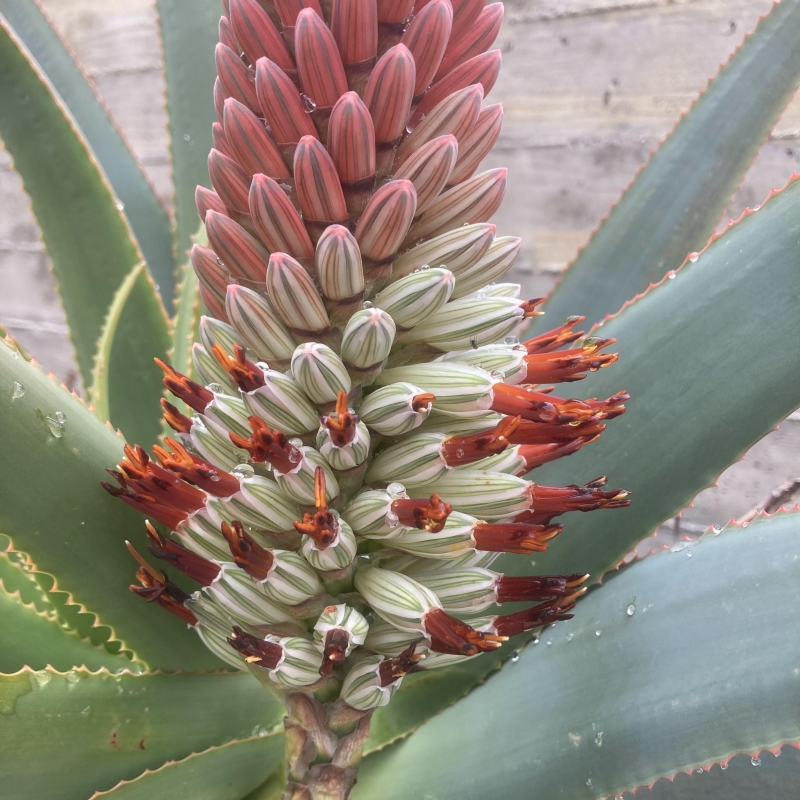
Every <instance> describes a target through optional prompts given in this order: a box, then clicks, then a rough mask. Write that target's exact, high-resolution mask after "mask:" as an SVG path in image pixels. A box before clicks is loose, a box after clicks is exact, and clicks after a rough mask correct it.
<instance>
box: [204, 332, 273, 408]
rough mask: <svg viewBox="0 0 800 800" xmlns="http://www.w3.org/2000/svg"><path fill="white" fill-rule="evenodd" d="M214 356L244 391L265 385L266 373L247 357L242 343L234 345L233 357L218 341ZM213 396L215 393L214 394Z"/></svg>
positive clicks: (215, 345) (214, 347) (215, 344)
mask: <svg viewBox="0 0 800 800" xmlns="http://www.w3.org/2000/svg"><path fill="white" fill-rule="evenodd" d="M212 352H213V353H214V357H215V358H216V359H217V361H219V363H220V366H221V367H222V368H223V369H224V370H225V372H227V373H228V374H229V375H230V376H231V378H233V380H234V381H236V384H237V386H238V387H239V388H240V389H241V390H242V391H243V392H252V391H253V390H254V389H259V388H261V387H262V386H263V385H264V373H263V371H262V370H261V368H260V367H257V366H256V365H255V364H254V363H253V362H252V361H250V360H249V359H247V358H246V357H245V352H246V350H245V348H244V347H242V345H240V344H235V345H234V346H233V355H234V357H233V358H231V357H230V356H229V355H228V354H227V353H226V352H225V351H224V350H223V349H222V348H221V347H220V346H219V344H217V343H216V342H215V343H214V346H213V348H212ZM212 397H213V395H212Z"/></svg>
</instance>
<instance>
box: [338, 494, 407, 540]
mask: <svg viewBox="0 0 800 800" xmlns="http://www.w3.org/2000/svg"><path fill="white" fill-rule="evenodd" d="M392 501H393V498H392V496H391V495H390V494H389V493H388V492H387V491H386V490H384V489H380V490H372V489H368V490H366V491H363V492H361V493H360V494H358V495H357V496H356V497H355V498H354V499H353V500H351V501H350V503H349V504H348V505H347V508H346V509H345V510H344V514H343V518H344V519H345V520H347V524H348V525H350V527H351V528H352V529H353V530H354V531H355V532H356V533H357V534H358V535H359V536H364V537H366V538H383V537H384V536H386V535H387V534H389V533H391V532H392V526H391V525H390V524H389V520H388V519H387V515H388V514H389V513H390V512H391V510H392ZM397 524H398V523H397V521H396V520H395V521H394V527H397Z"/></svg>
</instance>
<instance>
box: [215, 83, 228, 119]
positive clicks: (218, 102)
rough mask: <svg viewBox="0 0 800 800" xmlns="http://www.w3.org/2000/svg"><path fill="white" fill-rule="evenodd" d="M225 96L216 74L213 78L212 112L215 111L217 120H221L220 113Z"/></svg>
mask: <svg viewBox="0 0 800 800" xmlns="http://www.w3.org/2000/svg"><path fill="white" fill-rule="evenodd" d="M227 97H228V95H227V94H226V93H225V90H224V89H223V88H222V81H221V80H220V79H219V76H217V78H216V79H215V80H214V112H215V113H216V115H217V120H218V121H219V122H222V113H223V108H224V103H225V100H226V98H227Z"/></svg>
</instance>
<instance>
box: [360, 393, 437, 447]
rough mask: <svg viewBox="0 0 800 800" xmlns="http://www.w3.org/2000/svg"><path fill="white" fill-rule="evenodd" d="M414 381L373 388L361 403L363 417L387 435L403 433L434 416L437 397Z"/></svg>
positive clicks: (368, 423)
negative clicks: (426, 396)
mask: <svg viewBox="0 0 800 800" xmlns="http://www.w3.org/2000/svg"><path fill="white" fill-rule="evenodd" d="M423 394H424V392H423V391H422V389H420V388H419V387H418V386H415V385H414V384H413V383H407V382H403V383H392V384H390V385H389V386H384V387H383V388H381V389H377V390H376V391H374V392H372V394H370V395H369V396H368V397H367V399H366V400H364V402H363V403H362V404H361V408H359V410H358V413H359V416H360V417H361V421H362V422H364V423H365V424H366V425H367V426H368V427H370V428H372V429H373V430H375V431H377V432H378V433H380V434H383V435H384V436H400V435H402V434H404V433H409V432H410V431H413V430H414V428H418V427H419V426H420V425H422V423H423V422H425V420H426V419H427V418H428V417H429V416H430V413H431V409H432V408H433V399H432V398H431V399H429V398H425V397H420V395H423Z"/></svg>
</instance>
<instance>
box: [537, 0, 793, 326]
mask: <svg viewBox="0 0 800 800" xmlns="http://www.w3.org/2000/svg"><path fill="white" fill-rule="evenodd" d="M798 82H800V2H798V0H789V2H786V0H783V2H781V3H775V4H774V5H773V7H772V11H771V12H770V13H769V15H768V16H766V17H765V18H763V19H762V20H761V22H760V24H759V26H758V28H757V29H756V30H755V31H754V32H753V33H752V34H751V35H750V36H748V38H747V39H746V40H745V41H744V43H743V44H742V46H741V47H740V48H739V49H738V50H737V51H736V52H735V53H734V55H733V56H732V57H731V59H730V61H729V62H728V63H727V64H726V65H725V66H724V67H722V69H721V70H720V72H719V74H718V75H717V77H716V78H714V79H713V80H712V81H711V82H710V83H709V85H708V88H707V89H706V90H705V91H704V92H703V94H702V95H701V96H700V97H699V98H698V100H697V101H696V102H695V103H694V105H693V106H692V107H691V109H690V110H689V112H688V113H687V114H686V115H685V116H684V117H682V119H681V120H680V122H679V123H678V125H677V126H676V127H675V129H674V131H673V132H672V133H671V134H670V135H669V137H668V138H667V139H666V141H665V142H664V143H663V144H662V145H661V146H660V147H659V148H658V150H657V151H656V152H655V153H654V154H653V156H652V158H651V159H650V162H649V163H648V164H647V166H645V167H644V169H642V171H641V172H640V173H639V174H638V175H637V177H636V179H635V180H634V181H633V183H631V185H630V186H629V187H628V189H627V190H626V191H625V193H624V194H623V196H622V197H621V199H620V200H619V202H618V203H617V204H616V205H615V206H614V207H613V208H612V210H611V212H610V214H609V215H608V217H607V218H606V220H605V221H604V222H603V223H602V225H601V226H600V228H599V229H598V230H597V232H596V233H595V234H594V235H593V237H592V239H591V241H590V242H589V244H588V245H587V246H586V247H585V248H584V249H583V250H581V252H580V253H579V254H578V257H577V259H576V260H575V261H574V262H573V264H572V265H571V266H570V267H569V269H568V270H567V271H566V272H565V273H564V275H563V276H562V278H561V280H560V282H559V283H558V285H557V286H556V288H555V289H554V290H553V292H552V294H551V296H550V298H549V300H548V302H547V306H546V309H545V310H546V311H547V316H546V319H541V320H537V323H536V325H535V326H534V329H535V330H537V331H538V330H545V329H546V326H547V325H548V324H549V323H550V322H553V323H554V324H557V323H558V322H559V321H560V320H561V319H563V318H564V317H566V316H567V315H570V314H583V315H585V316H586V317H587V319H588V320H589V322H590V323H591V322H596V321H598V320H600V319H602V318H603V317H604V316H605V315H606V314H613V313H614V312H615V311H617V310H618V309H619V307H620V306H621V305H622V304H623V303H624V302H625V301H626V300H629V299H630V298H632V297H634V295H636V294H637V293H638V292H642V291H644V290H645V289H646V288H647V286H648V284H649V283H651V282H653V281H657V280H659V279H661V278H662V277H663V275H664V274H665V273H666V272H667V271H668V270H671V269H677V268H678V267H679V266H680V265H681V264H682V263H683V260H684V258H686V255H687V253H689V252H691V251H694V250H700V249H701V248H702V247H704V246H705V244H706V241H707V240H708V238H709V236H711V234H712V232H713V231H714V227H715V226H716V224H717V222H718V220H719V219H720V217H721V216H722V213H723V212H724V210H725V208H726V206H727V205H728V202H729V200H730V198H731V195H732V194H733V193H734V191H735V190H736V187H737V186H738V185H739V183H740V181H741V179H742V176H743V175H744V173H745V172H746V170H747V168H748V167H749V166H750V163H751V162H752V160H753V158H754V157H755V155H756V153H757V152H758V149H759V147H760V146H761V143H762V142H763V141H764V139H765V138H766V136H767V134H768V133H769V132H770V130H771V129H772V127H773V125H774V124H775V122H776V121H777V119H778V116H779V115H780V113H781V111H782V110H783V108H784V106H785V105H786V104H787V103H788V102H789V100H790V99H791V97H792V94H793V92H794V90H795V89H796V88H797V85H798ZM551 327H552V326H551Z"/></svg>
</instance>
